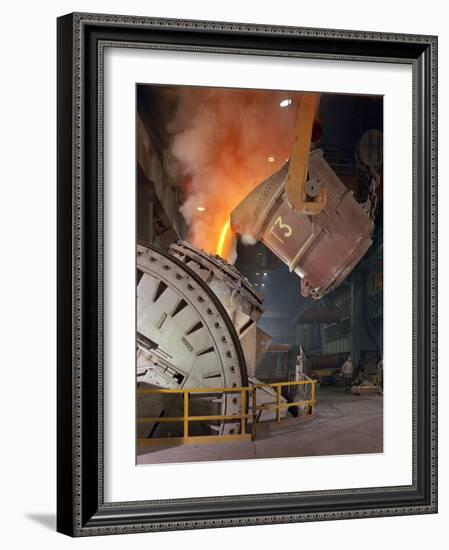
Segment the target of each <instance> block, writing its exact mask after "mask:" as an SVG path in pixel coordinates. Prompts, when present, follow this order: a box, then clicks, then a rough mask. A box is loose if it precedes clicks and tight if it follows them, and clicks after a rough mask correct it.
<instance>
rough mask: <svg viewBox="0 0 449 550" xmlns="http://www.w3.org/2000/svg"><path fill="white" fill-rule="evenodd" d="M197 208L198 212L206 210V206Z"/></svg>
mask: <svg viewBox="0 0 449 550" xmlns="http://www.w3.org/2000/svg"><path fill="white" fill-rule="evenodd" d="M196 209H197V210H198V212H204V211H205V210H206V209H205V208H204V206H197V207H196Z"/></svg>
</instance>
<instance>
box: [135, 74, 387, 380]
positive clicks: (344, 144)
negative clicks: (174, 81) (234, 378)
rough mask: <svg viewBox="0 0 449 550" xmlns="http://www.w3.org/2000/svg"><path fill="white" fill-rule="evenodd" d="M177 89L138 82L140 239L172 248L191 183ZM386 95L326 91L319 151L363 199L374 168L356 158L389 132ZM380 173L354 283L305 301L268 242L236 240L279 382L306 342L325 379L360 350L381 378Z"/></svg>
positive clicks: (262, 369)
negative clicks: (175, 171) (258, 297)
mask: <svg viewBox="0 0 449 550" xmlns="http://www.w3.org/2000/svg"><path fill="white" fill-rule="evenodd" d="M176 102H177V88H176V87H168V86H153V85H139V86H138V87H137V111H138V112H137V201H136V202H137V204H136V208H137V237H138V240H139V241H141V242H142V243H151V244H155V245H157V246H158V247H161V248H163V249H167V248H168V246H169V245H170V244H171V243H173V242H175V241H177V240H178V239H185V238H186V237H187V235H188V230H189V227H188V225H187V223H186V221H185V219H184V218H183V216H182V214H181V213H180V206H181V205H182V203H183V200H184V193H183V188H182V186H181V185H179V182H177V181H176V180H174V179H173V178H172V177H171V176H170V175H169V173H168V172H167V169H166V168H165V165H166V153H165V152H166V151H167V148H168V147H169V142H170V133H169V126H170V119H171V116H172V114H173V112H174V110H175V108H176ZM382 109H383V103H382V98H381V97H368V96H345V95H332V94H326V95H323V96H322V98H321V102H320V113H321V117H322V127H321V129H320V131H321V138H320V141H319V147H320V149H322V150H323V151H324V157H325V159H326V161H327V162H328V163H329V164H330V165H331V167H332V168H333V170H334V171H335V172H336V174H337V175H338V176H339V178H340V179H341V180H342V181H343V183H344V184H345V185H346V187H347V188H348V189H350V190H352V191H353V192H354V196H355V198H356V199H357V200H358V201H359V202H363V201H365V200H366V198H367V190H368V185H367V174H366V171H364V170H363V169H362V168H361V166H360V163H359V162H358V161H357V155H356V151H357V146H358V144H359V141H360V138H361V137H362V135H363V134H364V133H365V132H366V131H368V130H372V129H377V130H380V131H382V121H383V110H382ZM382 186H383V180H382V176H381V181H380V186H379V188H378V190H377V195H378V206H377V211H376V218H375V230H374V235H373V241H374V242H373V244H372V246H371V247H370V248H369V250H368V252H367V253H366V255H365V257H364V258H363V259H362V261H361V262H360V263H359V264H358V265H357V266H356V267H355V269H354V270H353V271H352V272H351V274H350V275H349V276H348V277H347V278H346V280H345V281H344V282H343V283H342V284H341V285H340V286H339V287H338V288H337V289H336V290H334V291H333V292H331V293H329V294H327V295H326V296H325V297H324V298H322V299H321V300H314V299H313V298H304V297H303V296H301V292H300V279H299V278H298V276H297V275H296V274H294V273H291V272H289V269H288V267H287V266H286V265H285V264H284V263H283V262H282V261H281V260H280V259H279V258H277V257H276V256H275V255H274V254H273V253H272V252H270V250H268V249H267V248H266V247H265V246H264V245H263V244H261V243H256V244H254V245H252V246H247V245H244V244H242V243H241V242H239V243H238V244H237V260H236V264H235V266H236V267H237V269H238V270H239V271H240V272H241V273H242V274H243V275H244V276H245V277H247V279H248V280H249V281H250V282H251V283H252V284H253V285H254V286H255V288H256V290H257V291H258V292H260V293H261V294H262V295H263V298H264V306H265V311H264V313H263V316H262V318H261V319H260V321H259V323H258V325H259V326H260V328H261V329H263V330H264V331H266V332H267V333H268V334H269V335H271V337H272V338H273V340H272V344H271V347H270V349H269V350H268V353H266V355H265V357H264V359H263V361H262V363H261V364H260V365H259V368H258V371H257V373H256V374H257V377H258V378H259V379H261V380H264V381H268V382H272V381H276V380H287V379H289V378H291V376H292V373H293V371H294V369H295V364H296V358H297V356H298V354H299V351H300V346H301V347H302V350H303V352H304V354H305V356H306V358H307V359H306V362H305V365H306V370H305V372H306V374H308V375H309V376H311V377H312V378H318V379H320V381H321V383H322V384H323V385H325V384H333V383H336V381H337V380H338V376H337V375H338V374H339V373H340V369H341V365H342V364H343V362H344V360H345V359H346V357H347V356H348V354H351V356H352V360H353V363H354V367H355V375H356V376H357V375H361V373H362V372H363V374H364V377H365V378H366V377H369V376H370V375H372V376H375V375H376V368H377V364H378V362H379V360H380V359H381V357H382V350H383V337H382V335H383V224H382V219H383V208H382V206H383V204H382Z"/></svg>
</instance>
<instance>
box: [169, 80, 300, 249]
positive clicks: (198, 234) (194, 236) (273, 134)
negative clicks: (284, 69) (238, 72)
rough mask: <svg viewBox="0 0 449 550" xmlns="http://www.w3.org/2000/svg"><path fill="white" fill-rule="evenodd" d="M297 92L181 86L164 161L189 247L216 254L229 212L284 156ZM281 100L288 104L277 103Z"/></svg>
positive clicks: (290, 138) (287, 154)
mask: <svg viewBox="0 0 449 550" xmlns="http://www.w3.org/2000/svg"><path fill="white" fill-rule="evenodd" d="M299 95H300V94H295V93H292V92H288V93H286V92H277V91H276V92H271V91H269V92H267V91H254V90H233V89H207V88H181V89H180V91H179V102H178V104H177V108H176V111H175V114H174V117H173V119H172V121H171V124H170V127H169V131H170V133H171V137H172V139H171V146H170V152H169V155H168V158H167V161H168V167H169V171H170V172H171V174H172V176H174V178H175V180H176V181H177V182H178V183H179V184H180V185H181V187H182V190H183V197H184V201H183V204H182V206H181V212H182V214H183V216H184V218H185V220H186V222H187V224H188V225H189V227H190V234H189V236H188V238H189V240H190V241H191V242H192V243H193V244H194V245H195V246H198V247H200V248H203V249H205V250H207V251H209V252H212V253H216V251H217V243H218V241H219V238H220V233H221V231H222V229H223V226H224V225H225V224H226V222H227V221H228V220H229V215H230V213H231V211H232V210H233V209H234V208H235V207H236V206H237V205H238V204H239V203H240V202H241V201H242V199H243V198H244V197H245V196H246V195H247V194H248V193H249V192H250V191H252V189H254V187H256V186H257V185H258V184H259V183H261V182H262V181H263V180H264V179H266V178H267V177H268V176H270V175H271V174H272V173H273V172H275V171H277V170H279V168H280V167H281V166H282V165H283V164H284V163H285V161H286V160H287V159H288V158H289V157H290V150H291V146H292V143H293V139H294V133H295V126H296V115H297V105H298V101H299ZM286 98H288V99H290V100H291V104H290V105H288V106H287V107H284V108H282V107H281V106H280V103H281V101H283V100H285V99H286ZM229 255H230V254H229V246H228V251H227V254H225V253H223V256H228V257H229Z"/></svg>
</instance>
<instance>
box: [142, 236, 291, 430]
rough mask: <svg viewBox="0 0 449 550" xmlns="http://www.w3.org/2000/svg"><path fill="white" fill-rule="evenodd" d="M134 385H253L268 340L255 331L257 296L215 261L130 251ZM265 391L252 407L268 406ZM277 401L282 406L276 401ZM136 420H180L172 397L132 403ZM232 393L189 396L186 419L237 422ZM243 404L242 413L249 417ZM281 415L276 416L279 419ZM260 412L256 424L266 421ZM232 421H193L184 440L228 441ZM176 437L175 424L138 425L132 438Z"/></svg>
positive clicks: (189, 254)
mask: <svg viewBox="0 0 449 550" xmlns="http://www.w3.org/2000/svg"><path fill="white" fill-rule="evenodd" d="M137 269H138V272H139V277H140V280H139V283H138V286H137V381H138V384H139V388H140V389H142V388H166V389H180V388H183V389H187V388H221V387H228V388H232V387H242V386H247V385H248V380H249V381H250V382H251V384H253V385H255V384H257V383H258V382H259V381H258V380H257V379H256V378H255V372H256V367H257V365H258V363H259V362H260V360H261V358H262V356H263V353H264V351H265V350H266V348H267V347H268V346H269V344H270V342H271V337H270V336H269V335H268V334H266V333H265V332H264V331H262V330H261V329H259V328H258V327H256V321H257V320H258V319H259V318H260V316H261V315H262V312H263V302H262V297H261V296H260V294H258V293H257V292H256V291H255V289H254V288H253V287H252V285H251V284H250V283H249V282H248V281H247V280H246V279H245V278H244V277H242V275H241V274H240V273H239V272H238V271H237V270H236V269H235V268H234V267H233V266H231V265H229V264H228V263H227V262H225V261H224V260H223V259H221V258H219V257H216V256H211V255H210V254H207V253H205V252H204V251H201V250H198V249H196V248H195V247H193V246H192V245H190V244H188V243H185V242H182V241H180V242H179V243H176V244H173V245H172V246H171V247H170V251H169V253H165V252H163V251H161V250H159V249H157V248H155V247H151V246H143V245H138V248H137ZM274 399H275V393H274V391H273V390H271V389H270V388H264V389H263V390H262V391H260V392H259V397H258V405H260V404H263V403H264V402H267V401H273V400H274ZM283 401H284V399H283ZM137 406H138V417H147V418H150V417H151V418H155V417H161V418H162V417H164V416H171V417H173V416H175V417H176V416H179V417H180V416H182V407H183V402H182V399H181V397H180V396H179V395H173V394H162V395H148V396H139V399H138V404H137ZM240 406H241V404H240V399H239V397H238V395H236V394H230V393H223V394H220V395H217V394H216V393H210V394H207V393H204V394H196V395H193V396H191V398H190V411H191V414H192V415H197V416H209V415H228V416H230V415H237V414H239V411H240ZM250 406H251V404H250V405H249V406H248V404H247V411H248V410H250ZM285 414H286V410H284V411H282V416H285ZM274 416H275V413H274V412H270V411H264V412H263V413H262V415H261V418H262V420H266V419H269V418H274ZM238 429H239V424H238V422H235V421H224V420H217V421H208V422H207V423H206V422H196V423H195V424H194V425H192V430H191V435H209V434H214V435H232V434H233V433H236V432H237V430H238ZM179 434H182V423H181V422H179V423H171V424H170V425H168V424H164V423H162V422H160V423H149V424H144V425H140V424H139V425H138V437H139V438H145V437H163V436H165V435H167V436H176V435H179Z"/></svg>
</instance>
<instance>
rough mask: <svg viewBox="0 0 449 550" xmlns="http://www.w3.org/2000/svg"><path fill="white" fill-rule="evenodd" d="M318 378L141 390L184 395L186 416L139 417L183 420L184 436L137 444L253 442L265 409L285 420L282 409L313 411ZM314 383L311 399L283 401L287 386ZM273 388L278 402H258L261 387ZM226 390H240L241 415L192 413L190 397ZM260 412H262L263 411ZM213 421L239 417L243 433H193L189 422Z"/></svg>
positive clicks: (142, 419) (144, 420)
mask: <svg viewBox="0 0 449 550" xmlns="http://www.w3.org/2000/svg"><path fill="white" fill-rule="evenodd" d="M315 383H316V381H315V380H300V381H291V382H273V383H266V384H255V385H253V386H241V387H234V388H186V389H184V388H180V389H163V388H157V389H156V388H154V389H153V388H151V389H138V390H137V395H163V394H176V395H182V396H183V415H182V416H166V417H139V418H137V422H138V423H141V424H142V423H143V424H153V423H165V422H182V423H183V435H182V437H158V438H146V439H142V438H140V439H138V440H137V443H138V445H140V446H149V445H158V444H161V443H162V444H198V443H216V442H225V441H250V440H252V439H254V438H255V437H256V424H257V422H258V418H259V417H260V414H261V413H262V412H263V411H269V410H275V411H276V420H277V422H278V423H279V422H280V421H281V409H283V408H289V407H294V406H298V405H304V407H305V410H306V414H313V409H314V406H315ZM300 385H309V386H310V399H306V400H301V401H295V402H293V403H282V401H281V397H282V395H281V391H282V388H283V387H284V386H300ZM268 387H270V388H273V389H275V391H276V401H274V402H273V403H264V404H262V405H257V390H258V389H261V388H268ZM223 393H239V394H240V414H232V415H231V414H209V415H200V416H191V415H190V414H189V397H190V395H191V394H223ZM249 394H251V398H252V402H251V409H252V411H251V414H248V413H247V412H246V405H247V403H249V399H248V398H249ZM259 413H260V414H259ZM249 418H252V432H251V434H249V433H246V426H247V421H248V419H249ZM209 420H237V421H239V424H240V433H238V434H222V435H196V436H192V435H189V423H190V422H198V421H209Z"/></svg>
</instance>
